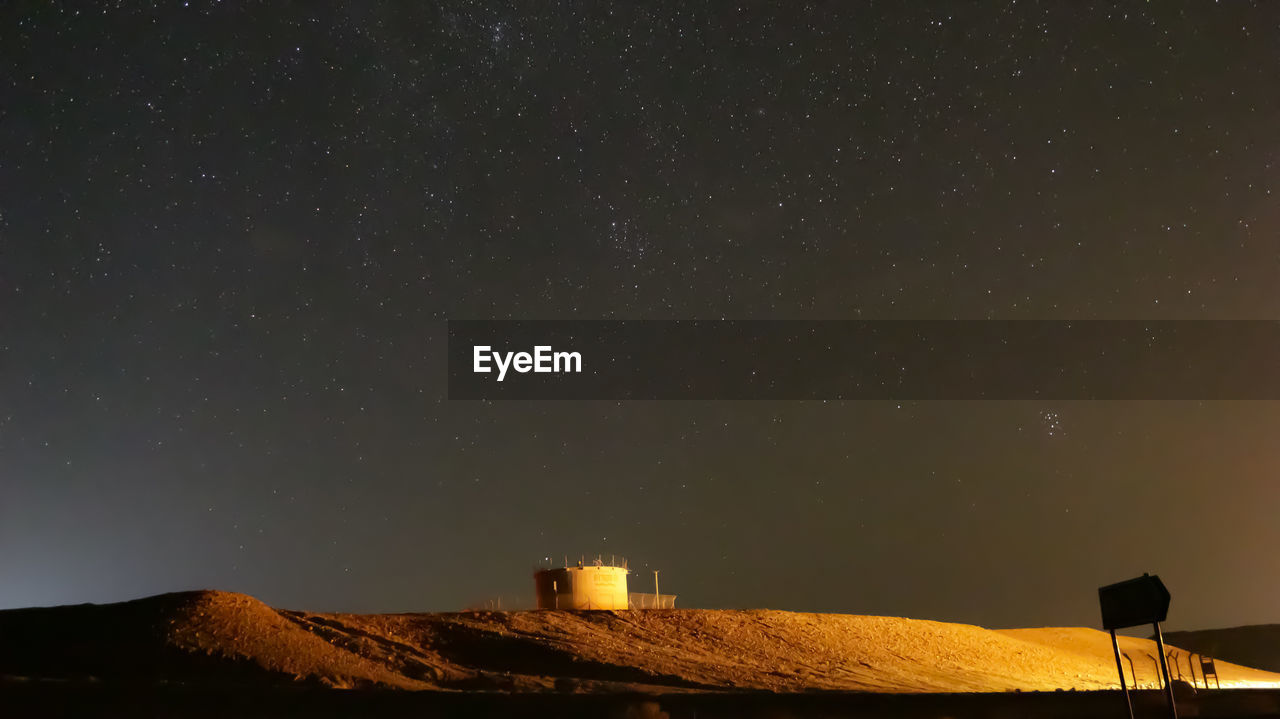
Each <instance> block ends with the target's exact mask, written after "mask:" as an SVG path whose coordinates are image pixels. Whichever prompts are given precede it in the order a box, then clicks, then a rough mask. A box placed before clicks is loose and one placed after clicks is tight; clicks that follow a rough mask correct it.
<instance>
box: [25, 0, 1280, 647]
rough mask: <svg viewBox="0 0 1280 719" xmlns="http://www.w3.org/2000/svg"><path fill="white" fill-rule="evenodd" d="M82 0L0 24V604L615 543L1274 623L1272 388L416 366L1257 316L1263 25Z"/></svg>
mask: <svg viewBox="0 0 1280 719" xmlns="http://www.w3.org/2000/svg"><path fill="white" fill-rule="evenodd" d="M105 5H107V4H106V3H101V4H90V3H85V4H83V5H80V4H72V3H43V2H34V1H32V2H14V3H6V4H5V5H4V8H3V10H0V607H12V606H21V605H29V604H51V603H70V602H81V601H104V600H118V599H126V598H132V597H137V596H141V595H146V594H152V593H157V592H162V591H169V590H176V589H185V588H195V587H214V588H220V589H227V590H235V591H241V592H247V593H250V594H253V595H255V596H257V597H259V598H261V599H263V600H265V601H267V602H270V603H273V604H277V605H283V606H288V607H295V608H306V609H317V610H322V609H332V610H354V611H408V610H449V609H457V608H461V607H463V606H466V605H469V604H474V603H477V602H482V601H484V600H486V599H488V598H491V597H496V596H499V595H501V596H503V597H504V598H505V601H506V602H508V603H511V602H515V601H518V600H519V599H521V598H524V600H525V601H528V598H529V597H530V596H531V595H532V582H531V579H530V576H529V572H530V568H531V567H532V566H533V564H534V563H535V562H537V561H539V560H541V559H542V558H543V557H545V556H552V557H556V558H562V557H563V556H564V554H566V553H569V554H571V555H580V554H593V553H604V554H606V555H608V554H611V553H616V554H618V555H624V556H626V557H628V558H630V560H631V562H632V567H633V568H637V569H639V570H641V571H640V572H639V573H638V576H637V577H635V583H636V584H637V585H639V586H640V587H641V588H651V587H652V579H651V575H649V574H648V571H650V570H651V569H652V568H661V569H662V571H663V574H662V577H663V579H662V586H663V589H664V591H671V592H675V593H677V594H678V595H679V596H680V600H679V603H680V604H681V605H683V606H692V607H773V608H779V609H794V610H815V611H841V612H854V613H874V614H893V615H905V616H914V617H922V618H932V619H942V620H958V621H965V622H972V623H979V624H985V625H989V626H1014V625H1035V624H1084V625H1090V626H1096V625H1097V624H1098V615H1097V608H1096V593H1095V589H1096V587H1097V586H1098V585H1100V584H1105V583H1108V582H1112V581H1116V580H1119V579H1123V578H1127V577H1129V576H1133V575H1135V574H1140V573H1142V572H1143V571H1152V572H1158V573H1160V574H1161V575H1162V576H1163V577H1164V579H1165V581H1166V583H1167V584H1168V585H1169V586H1170V589H1171V590H1172V592H1173V595H1174V604H1173V610H1172V613H1171V617H1170V619H1171V622H1170V624H1171V626H1174V627H1183V628H1190V627H1204V626H1221V625H1230V624H1241V623H1250V622H1275V621H1280V614H1277V609H1276V606H1275V597H1276V596H1277V594H1278V593H1280V553H1278V552H1277V551H1276V549H1277V547H1280V522H1277V521H1276V514H1277V507H1278V506H1280V501H1277V500H1280V442H1277V436H1278V435H1277V430H1278V429H1280V403H1276V402H1084V401H1080V402H1053V403H1045V402H987V403H982V402H904V403H895V402H888V403H885V402H844V403H841V402H830V403H821V402H790V403H787V402H729V401H724V402H713V401H708V402H622V403H618V402H458V401H453V402H451V401H449V400H447V399H446V398H445V394H446V393H445V381H444V380H445V364H444V332H445V322H444V321H445V320H446V319H449V318H455V319H461V318H470V319H479V318H497V319H504V318H529V319H549V318H584V319H586V318H654V319H666V318H721V317H728V318H744V319H745V318H770V319H791V318H795V319H852V318H861V319H897V318H912V319H929V318H935V319H951V318H970V319H983V318H1001V319H1024V318H1025V319H1041V318H1045V319H1047V318H1080V319H1101V318H1140V319H1145V318H1152V319H1221V318H1258V319H1277V318H1280V205H1278V200H1280V196H1278V195H1277V194H1275V192H1274V190H1275V188H1276V187H1277V180H1280V167H1277V163H1278V162H1280V139H1278V137H1280V136H1278V135H1277V131H1276V128H1277V127H1280V93H1278V92H1277V88H1278V87H1280V5H1277V4H1273V3H1257V4H1250V3H1244V2H1240V3H1224V4H1222V5H1210V4H1208V3H1194V4H1185V3H1176V2H1168V3H1166V2H1161V3H1144V4H1136V3H1134V4H1129V5H1124V6H1109V5H1105V6H1104V5H1099V6H1095V7H1092V8H1090V7H1089V6H1088V5H1086V4H1083V3H1074V2H1057V3H1035V2H1021V3H1016V4H1013V3H1008V4H1004V3H1001V4H996V3H987V4H982V5H978V4H965V5H961V4H957V3H951V2H946V3H939V4H930V3H923V2H911V3H897V2H890V3H875V4H872V3H859V4H853V3H830V4H815V3H808V4H802V3H792V2H787V3H778V4H777V5H776V6H772V5H767V4H744V5H731V4H727V3H708V4H703V3H688V2H683V3H681V2H672V3H663V4H654V3H631V2H627V3H617V4H613V5H611V4H608V3H604V2H581V3H567V2H559V3H557V2H546V3H542V2H539V3H511V4H510V5H500V4H496V3H494V4H483V3H442V4H439V5H438V6H437V5H436V4H428V3H393V2H386V3H372V2H370V3H365V2H359V3H356V2H353V3H349V4H348V7H346V8H345V9H344V10H341V11H334V10H323V9H317V8H315V7H313V6H312V4H310V3H287V2H277V3H270V4H261V5H258V4H250V3H232V2H227V3H218V2H207V1H196V0H192V2H189V3H181V2H166V3H159V4H158V5H157V6H156V7H144V5H145V3H121V5H123V6H124V7H122V8H111V9H105V10H104V9H102V8H103V6H105ZM998 5H999V6H998ZM1001 6H1003V7H1001ZM76 7H80V8H81V9H80V10H79V11H77V10H76V9H75V8H76Z"/></svg>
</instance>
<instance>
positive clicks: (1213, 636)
mask: <svg viewBox="0 0 1280 719" xmlns="http://www.w3.org/2000/svg"><path fill="white" fill-rule="evenodd" d="M1164 639H1165V641H1166V642H1169V643H1170V644H1177V645H1178V646H1180V647H1182V648H1183V649H1186V650H1187V651H1190V652H1196V653H1197V654H1204V655H1206V656H1210V657H1214V658H1215V659H1225V660H1227V661H1229V662H1232V663H1235V664H1244V665H1246V666H1250V667H1257V668H1258V669H1266V670H1267V671H1272V672H1280V624H1253V625H1249V626H1243V627H1230V628H1228V629H1200V630H1196V631H1188V632H1166V633H1165V635H1164Z"/></svg>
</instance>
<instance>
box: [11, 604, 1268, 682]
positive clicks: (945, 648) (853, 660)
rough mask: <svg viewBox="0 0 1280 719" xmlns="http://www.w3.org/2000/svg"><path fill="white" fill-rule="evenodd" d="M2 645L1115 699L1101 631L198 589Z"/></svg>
mask: <svg viewBox="0 0 1280 719" xmlns="http://www.w3.org/2000/svg"><path fill="white" fill-rule="evenodd" d="M0 637H3V641H0V675H3V676H8V677H11V678H12V677H27V678H45V679H50V678H58V679H87V678H89V677H93V678H96V679H101V680H123V681H139V682H154V681H171V682H182V683H188V684H193V683H203V682H210V683H218V684H221V685H226V684H227V683H238V682H244V683H254V684H262V683H295V682H304V683H318V684H323V685H327V686H335V687H362V686H382V687H391V688H402V689H453V690H484V689H491V690H492V689H501V690H511V691H548V690H550V691H578V692H582V691H586V692H592V691H611V690H622V689H643V690H649V691H682V690H705V689H728V688H736V689H767V690H777V691H806V690H853V691H873V692H896V693H922V692H969V691H1006V690H1013V689H1020V690H1052V689H1059V688H1068V689H1070V688H1074V689H1102V688H1110V687H1114V686H1115V685H1116V674H1115V663H1114V660H1113V659H1112V656H1111V649H1110V640H1109V638H1108V637H1107V635H1106V634H1104V633H1102V632H1099V631H1095V630H1091V629H1079V628H1074V629H1021V630H1007V631H992V630H987V629H983V628H981V627H976V626H969V625H963V624H946V623H941V622H930V621H922V620H913V619H898V618H892V617H864V616H850V615H839V614H800V613H793V612H780V611H719V610H694V609H683V610H681V609H675V610H651V611H623V612H572V611H536V612H534V611H520V612H464V613H448V614H381V615H351V614H316V613H311V612H298V611H288V610H277V609H273V608H271V607H269V606H267V605H266V604H263V603H262V602H260V601H258V600H256V599H254V598H252V597H248V596H245V595H240V594H231V593H226V592H187V593H180V594H169V595H162V596H159V597H151V598H148V599H140V600H136V601H132V602H124V603H120V604H110V605H79V606H66V607H51V608H37V609H19V610H10V611H4V612H0ZM1123 649H1124V651H1125V653H1126V655H1127V656H1128V657H1129V658H1130V659H1131V660H1132V671H1133V672H1134V673H1136V676H1137V679H1138V681H1139V682H1141V683H1144V684H1150V683H1152V682H1153V681H1154V679H1155V676H1156V674H1155V670H1154V667H1155V660H1154V657H1155V645H1154V643H1153V642H1150V641H1147V640H1143V639H1133V638H1126V639H1125V640H1124V644H1123ZM1178 657H1179V660H1180V663H1179V666H1189V664H1188V660H1187V657H1186V652H1182V651H1180V650H1179V651H1178ZM1218 666H1219V673H1220V675H1221V679H1222V684H1223V686H1224V687H1227V686H1273V687H1280V674H1272V673H1269V672H1264V671H1260V670H1256V669H1249V668H1246V667H1242V666H1237V665H1234V664H1228V663H1225V662H1220V663H1219V665H1218ZM1175 673H1176V672H1175Z"/></svg>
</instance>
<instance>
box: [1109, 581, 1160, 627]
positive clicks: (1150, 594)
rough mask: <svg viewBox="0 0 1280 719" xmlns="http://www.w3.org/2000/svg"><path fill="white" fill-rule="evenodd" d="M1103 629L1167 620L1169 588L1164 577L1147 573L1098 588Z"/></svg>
mask: <svg viewBox="0 0 1280 719" xmlns="http://www.w3.org/2000/svg"><path fill="white" fill-rule="evenodd" d="M1098 604H1099V605H1101V607H1102V628H1103V629H1124V628H1125V627H1136V626H1138V625H1139V624H1155V623H1156V622H1163V621H1164V620H1165V617H1167V616H1168V615H1169V590H1168V589H1165V588H1164V582H1161V581H1160V577H1157V576H1154V575H1150V574H1144V575H1142V576H1141V577H1137V578H1136V579H1129V580H1126V581H1123V582H1117V583H1115V584H1108V585H1107V586H1105V587H1099V588H1098Z"/></svg>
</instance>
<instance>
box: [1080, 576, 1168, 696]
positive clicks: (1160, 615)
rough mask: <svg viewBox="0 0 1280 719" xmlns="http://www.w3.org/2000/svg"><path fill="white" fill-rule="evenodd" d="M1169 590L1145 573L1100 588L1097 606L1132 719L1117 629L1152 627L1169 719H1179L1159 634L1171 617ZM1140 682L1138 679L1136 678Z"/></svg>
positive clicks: (1162, 643) (1162, 639) (1157, 579)
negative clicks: (1162, 624)
mask: <svg viewBox="0 0 1280 719" xmlns="http://www.w3.org/2000/svg"><path fill="white" fill-rule="evenodd" d="M1169 599H1170V595H1169V590H1168V589H1165V587H1164V582H1161V581H1160V577H1157V576H1154V575H1151V574H1143V575H1142V576H1141V577H1137V578H1135V579H1129V580H1126V581H1123V582H1117V583H1115V584H1108V585H1107V586H1105V587H1099V588H1098V605H1099V606H1100V607H1101V608H1102V628H1103V629H1106V630H1107V631H1109V632H1111V648H1112V649H1113V650H1114V651H1115V653H1116V669H1117V670H1118V671H1119V672H1120V689H1121V690H1122V691H1124V701H1125V704H1127V705H1128V707H1129V719H1133V702H1132V701H1131V700H1130V699H1129V688H1128V687H1127V686H1125V682H1124V667H1123V665H1121V664H1120V642H1119V640H1117V639H1116V630H1117V629H1124V628H1126V627H1136V626H1138V625H1139V624H1148V623H1149V624H1151V625H1152V626H1154V627H1155V630H1156V647H1157V649H1158V650H1159V652H1160V673H1161V674H1162V675H1163V680H1164V689H1165V696H1166V698H1168V700H1169V716H1170V717H1171V718H1172V719H1178V708H1177V706H1176V705H1175V704H1174V702H1173V681H1172V680H1171V679H1170V678H1169V665H1168V663H1167V662H1166V661H1165V658H1164V637H1163V636H1161V634H1160V622H1163V621H1164V620H1165V618H1166V617H1168V616H1169ZM1134 681H1135V682H1136V681H1137V678H1136V677H1135V678H1134Z"/></svg>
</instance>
